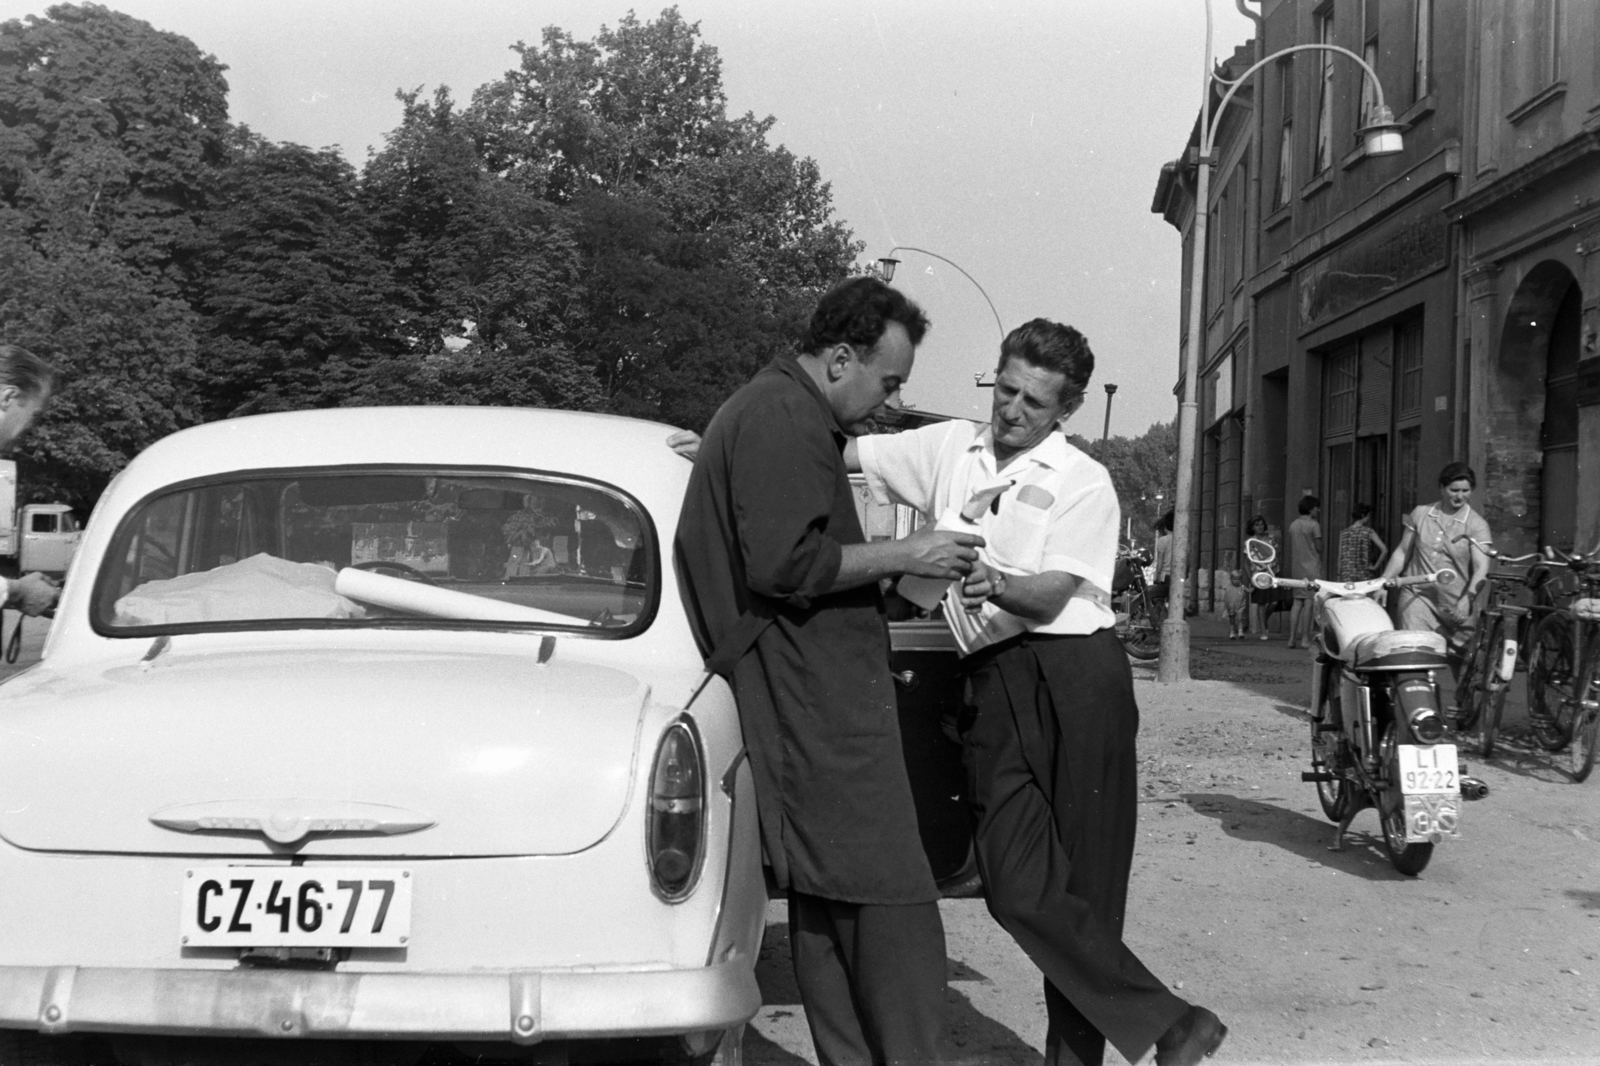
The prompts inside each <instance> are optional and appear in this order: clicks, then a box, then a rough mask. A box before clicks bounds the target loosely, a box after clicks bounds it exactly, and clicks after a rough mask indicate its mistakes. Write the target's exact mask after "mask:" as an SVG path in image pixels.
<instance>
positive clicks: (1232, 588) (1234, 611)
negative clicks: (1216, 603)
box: [1222, 570, 1250, 640]
mask: <svg viewBox="0 0 1600 1066" xmlns="http://www.w3.org/2000/svg"><path fill="white" fill-rule="evenodd" d="M1222 609H1223V610H1224V611H1225V612H1227V615H1228V639H1229V640H1243V639H1244V629H1245V621H1246V618H1247V617H1248V612H1249V610H1250V594H1249V593H1248V592H1247V591H1246V590H1245V585H1244V571H1243V570H1234V571H1231V572H1229V574H1228V586H1227V588H1225V589H1223V590H1222Z"/></svg>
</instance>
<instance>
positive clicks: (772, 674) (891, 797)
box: [669, 277, 982, 1066]
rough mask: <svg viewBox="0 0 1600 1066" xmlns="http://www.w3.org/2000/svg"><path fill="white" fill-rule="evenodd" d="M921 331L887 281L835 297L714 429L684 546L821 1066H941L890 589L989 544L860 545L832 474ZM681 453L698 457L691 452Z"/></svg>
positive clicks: (696, 476) (940, 1023)
mask: <svg viewBox="0 0 1600 1066" xmlns="http://www.w3.org/2000/svg"><path fill="white" fill-rule="evenodd" d="M926 329H927V319H926V318H924V317H923V314H922V312H921V311H920V310H919V309H918V308H917V306H916V305H915V304H913V303H912V302H911V301H910V300H908V299H906V298H905V296H903V295H902V294H900V293H899V292H897V291H896V290H894V289H891V288H890V287H889V286H887V285H885V284H883V283H882V282H881V281H878V280H876V279H874V278H866V277H860V278H852V279H850V280H849V281H846V282H843V283H841V284H840V285H838V286H836V287H835V288H833V289H832V290H830V291H829V292H828V293H827V294H826V295H824V296H823V298H822V300H821V302H820V303H818V305H817V308H816V311H815V313H813V315H812V316H811V322H810V325H809V327H808V329H807V332H806V337H805V342H804V344H803V347H802V352H801V354H800V355H799V356H798V357H795V356H780V357H778V358H776V359H774V360H773V361H772V362H771V363H770V364H768V366H767V367H766V368H765V369H764V370H762V371H761V372H760V373H758V374H757V375H756V376H755V378H754V379H753V380H751V381H750V383H749V384H747V385H745V386H744V387H743V388H742V389H740V390H739V391H738V392H737V393H735V394H734V395H733V397H732V398H731V399H729V400H728V401H727V402H726V403H725V404H723V405H722V408H721V410H719V411H718V412H717V414H716V417H715V418H713V419H712V420H711V426H710V428H708V429H707V430H706V434H705V439H704V440H703V441H701V442H699V443H698V457H697V458H696V461H695V469H694V473H693V475H692V476H691V477H690V480H689V488H688V491H687V493H686V495H685V498H684V504H683V511H682V514H681V516H680V518H679V521H678V531H677V539H676V543H675V548H674V554H675V557H676V560H677V568H678V573H679V575H680V577H681V578H682V579H683V581H684V583H685V586H686V588H685V606H686V607H687V609H688V612H689V620H690V623H691V625H692V626H693V628H694V632H695V638H696V640H697V641H698V643H699V645H700V650H701V652H702V654H704V655H705V656H706V659H707V663H706V666H707V669H709V670H711V671H713V672H715V673H718V674H720V675H722V676H724V677H726V678H728V680H729V682H730V683H731V685H732V688H733V693H734V697H735V700H736V701H737V704H738V708H739V720H740V723H741V725H742V727H743V730H744V741H745V745H746V747H747V748H748V750H749V754H750V767H751V770H752V772H753V774H754V776H755V786H756V807H757V815H758V819H759V822H760V827H761V841H762V853H763V856H764V859H765V862H766V864H767V868H768V873H769V877H770V879H771V882H772V883H773V884H775V885H776V886H777V889H778V891H780V892H783V893H785V894H786V895H787V897H788V901H789V937H790V944H791V947H792V949H793V953H794V969H795V979H796V982H797V983H798V985H799V990H800V1001H801V1004H802V1005H803V1006H804V1007H805V1010H806V1020H807V1021H808V1023H809V1024H810V1026H811V1037H812V1041H813V1042H814V1043H815V1045H816V1051H817V1059H818V1061H819V1062H820V1063H822V1066H857V1064H866V1063H882V1064H887V1066H923V1064H925V1063H933V1062H938V1061H939V1060H940V1058H941V1053H940V1045H941V1042H942V1039H943V1034H944V1027H945V1023H944V1017H943V1008H944V994H945V968H946V957H945V943H944V927H943V925H942V924H941V922H940V918H939V909H938V900H939V891H938V889H937V888H936V887H935V886H934V881H933V873H932V870H931V869H930V867H929V865H928V859H927V856H926V854H925V853H924V852H923V850H922V841H921V837H920V836H919V834H918V831H917V812H916V808H915V807H914V806H913V804H912V796H911V785H910V781H909V778H908V776H907V773H906V766H905V756H904V752H903V750H902V748H901V744H900V729H899V717H898V712H897V708H896V703H895V688H894V682H893V679H892V678H891V677H890V675H889V643H888V628H887V624H886V621H885V617H884V602H883V595H882V593H881V592H880V591H879V587H878V581H879V579H880V578H883V577H886V576H890V575H896V574H902V573H911V574H918V575H921V576H924V577H930V578H938V579H942V580H947V581H949V580H955V579H958V578H960V577H961V576H963V575H965V574H966V573H968V572H969V571H970V570H971V568H972V565H973V563H974V561H975V560H976V558H977V553H976V547H977V546H978V545H979V544H981V543H982V541H981V538H979V537H977V536H975V535H972V534H968V533H952V532H944V531H939V530H935V529H933V528H931V527H930V528H927V529H924V530H919V531H918V532H917V533H915V534H913V535H912V536H910V537H908V538H906V539H904V540H899V541H888V542H880V543H874V544H868V543H866V538H865V537H864V536H863V535H862V531H861V523H860V521H859V520H858V519H857V517H856V509H855V497H854V493H853V492H852V491H851V488H850V483H849V480H848V478H847V476H846V473H845V467H844V461H843V458H842V456H841V452H842V450H843V448H844V445H845V441H846V439H847V434H849V433H853V432H860V431H861V430H862V429H863V427H864V424H865V423H867V421H868V419H869V418H870V417H871V415H872V414H873V413H874V412H875V411H877V410H878V409H879V408H880V407H881V406H882V405H883V404H884V402H885V401H887V400H888V399H889V398H890V397H891V396H893V395H894V394H895V393H896V392H898V391H899V388H900V386H901V385H902V384H903V383H904V382H905V381H906V379H907V378H908V377H910V375H911V368H912V363H913V360H914V357H915V349H916V345H917V344H918V343H919V342H920V341H921V340H922V336H923V333H924V331H925V330H926ZM686 436H687V437H688V438H692V437H693V434H688V435H686ZM669 443H670V444H672V445H673V446H674V447H675V448H678V449H679V450H680V451H684V452H690V451H694V450H695V443H694V441H693V440H692V439H691V440H685V439H683V437H680V436H675V437H674V438H672V439H670V440H669Z"/></svg>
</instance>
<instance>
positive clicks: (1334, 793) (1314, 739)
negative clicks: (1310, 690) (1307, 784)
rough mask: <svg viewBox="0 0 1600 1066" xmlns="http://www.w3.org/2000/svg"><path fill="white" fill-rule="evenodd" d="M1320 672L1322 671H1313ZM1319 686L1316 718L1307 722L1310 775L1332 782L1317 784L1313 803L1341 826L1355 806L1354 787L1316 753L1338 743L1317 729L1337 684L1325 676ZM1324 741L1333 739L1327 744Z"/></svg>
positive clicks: (1331, 736) (1324, 719)
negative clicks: (1318, 804)
mask: <svg viewBox="0 0 1600 1066" xmlns="http://www.w3.org/2000/svg"><path fill="white" fill-rule="evenodd" d="M1317 669H1322V667H1320V666H1319V667H1317ZM1329 673H1330V675H1331V676H1330V677H1328V678H1327V679H1326V680H1325V682H1324V686H1323V691H1322V700H1321V703H1320V705H1319V706H1318V707H1317V709H1316V715H1315V716H1314V717H1313V718H1312V719H1311V772H1312V773H1314V774H1327V775H1329V776H1330V777H1332V778H1333V780H1332V781H1318V782H1317V802H1318V803H1320V804H1322V813H1323V814H1325V815H1327V816H1328V820H1329V821H1331V822H1342V821H1344V819H1345V816H1346V815H1347V814H1348V813H1349V812H1350V807H1351V805H1352V804H1354V803H1355V794H1356V793H1355V786H1354V785H1352V784H1351V783H1350V779H1349V778H1347V777H1345V776H1344V775H1343V774H1341V773H1340V772H1339V771H1338V770H1337V769H1336V768H1334V767H1332V766H1330V765H1329V764H1328V762H1327V761H1326V760H1325V759H1323V757H1322V755H1321V753H1320V752H1319V751H1318V750H1317V749H1318V745H1319V744H1321V745H1328V744H1330V743H1331V744H1332V745H1334V746H1337V744H1338V743H1339V741H1338V739H1337V734H1334V733H1324V732H1322V730H1321V728H1320V727H1321V726H1322V724H1323V723H1324V722H1326V721H1327V720H1328V712H1329V710H1330V708H1329V706H1328V689H1329V688H1331V687H1332V686H1333V685H1335V684H1337V683H1338V675H1337V674H1333V673H1332V671H1330V672H1329ZM1328 738H1333V739H1332V740H1331V742H1330V740H1329V739H1328Z"/></svg>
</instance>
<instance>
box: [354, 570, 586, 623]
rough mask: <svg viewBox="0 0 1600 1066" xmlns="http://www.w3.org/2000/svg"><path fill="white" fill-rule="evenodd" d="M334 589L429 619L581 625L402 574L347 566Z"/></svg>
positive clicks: (561, 616) (574, 620) (565, 617)
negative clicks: (409, 578) (409, 577)
mask: <svg viewBox="0 0 1600 1066" xmlns="http://www.w3.org/2000/svg"><path fill="white" fill-rule="evenodd" d="M333 588H334V591H335V592H337V593H339V595H341V596H348V597H350V598H351V599H352V600H360V601H361V602H362V603H370V604H373V605H374V606H377V607H386V608H388V609H389V610H391V611H406V612H408V613H410V614H420V615H426V616H428V617H429V618H453V619H456V620H458V621H462V622H524V623H535V624H538V623H543V624H545V625H551V624H554V625H563V626H573V625H579V624H580V623H581V619H577V618H574V617H572V616H571V615H565V614H558V613H556V612H555V611H545V610H541V609H540V608H538V607H524V606H522V605H521V604H516V603H502V602H501V601H500V600H491V599H489V598H488V597H486V596H473V595H471V594H469V593H466V592H454V591H452V590H450V589H441V588H435V587H434V586H432V585H425V584H423V583H422V582H420V581H408V580H406V579H405V578H403V577H390V576H388V575H387V574H375V573H373V572H372V571H370V570H357V569H355V568H354V567H348V566H347V567H345V568H344V569H343V570H340V571H339V576H338V577H337V578H335V579H334V582H333Z"/></svg>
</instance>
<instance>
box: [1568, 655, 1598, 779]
mask: <svg viewBox="0 0 1600 1066" xmlns="http://www.w3.org/2000/svg"><path fill="white" fill-rule="evenodd" d="M1588 659H1589V661H1588V663H1587V664H1585V666H1584V669H1583V680H1582V681H1581V682H1580V683H1579V684H1578V685H1577V686H1576V688H1575V690H1574V694H1575V696H1576V698H1575V699H1574V700H1573V704H1574V706H1575V707H1576V708H1577V714H1576V715H1575V718H1576V721H1575V724H1574V727H1573V730H1572V780H1573V781H1575V782H1580V783H1581V782H1583V781H1586V780H1588V777H1589V774H1590V772H1591V771H1592V770H1593V769H1594V756H1595V750H1594V749H1595V741H1596V734H1600V709H1597V708H1596V707H1595V705H1594V704H1595V700H1597V699H1600V654H1590V655H1589V656H1588Z"/></svg>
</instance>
